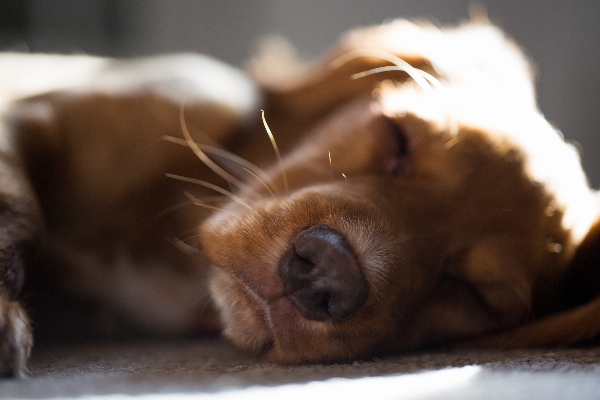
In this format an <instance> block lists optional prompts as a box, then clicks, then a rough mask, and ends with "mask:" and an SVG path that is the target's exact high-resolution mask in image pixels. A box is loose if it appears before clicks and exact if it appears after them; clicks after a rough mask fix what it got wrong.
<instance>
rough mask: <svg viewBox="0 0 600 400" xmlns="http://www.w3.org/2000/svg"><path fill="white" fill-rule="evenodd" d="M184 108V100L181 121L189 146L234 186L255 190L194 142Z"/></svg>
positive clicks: (209, 166) (180, 114) (180, 109)
mask: <svg viewBox="0 0 600 400" xmlns="http://www.w3.org/2000/svg"><path fill="white" fill-rule="evenodd" d="M184 108H185V104H184V103H183V102H182V103H181V107H180V108H179V123H180V125H181V131H182V133H183V136H184V137H185V140H186V142H187V144H188V146H189V147H190V149H192V151H193V152H194V154H196V156H197V157H198V158H199V159H200V160H201V161H202V162H203V163H204V164H205V165H206V166H207V167H208V168H210V169H211V170H212V171H213V172H215V173H216V174H217V175H219V176H220V177H221V178H223V179H225V180H226V181H227V182H229V183H230V184H232V185H233V186H235V187H237V188H238V189H241V190H245V191H254V190H253V189H252V188H251V187H250V186H248V185H246V184H245V183H244V182H242V181H240V180H239V179H237V178H236V177H235V176H233V175H231V174H230V173H229V172H227V171H225V170H224V169H223V168H221V167H219V166H218V165H217V164H216V163H215V162H214V161H213V160H211V159H210V158H209V157H208V156H207V155H206V153H204V152H203V151H202V149H200V147H198V145H197V144H196V142H194V140H193V139H192V135H190V132H189V130H188V128H187V125H186V123H185V116H184Z"/></svg>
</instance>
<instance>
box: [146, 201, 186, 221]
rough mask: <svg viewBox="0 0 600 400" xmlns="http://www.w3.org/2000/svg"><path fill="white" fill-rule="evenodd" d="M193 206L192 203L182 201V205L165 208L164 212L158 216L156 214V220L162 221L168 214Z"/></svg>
mask: <svg viewBox="0 0 600 400" xmlns="http://www.w3.org/2000/svg"><path fill="white" fill-rule="evenodd" d="M191 205H192V203H191V202H190V201H182V202H181V203H177V204H174V205H172V206H171V207H167V208H165V209H164V210H162V211H161V212H159V213H158V214H156V216H155V217H154V218H156V219H160V218H162V217H164V216H165V214H168V213H170V212H173V211H177V210H180V209H182V208H185V207H188V206H191Z"/></svg>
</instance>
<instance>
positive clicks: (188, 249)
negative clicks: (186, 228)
mask: <svg viewBox="0 0 600 400" xmlns="http://www.w3.org/2000/svg"><path fill="white" fill-rule="evenodd" d="M165 239H166V240H167V242H169V243H171V244H172V245H173V246H175V247H176V248H177V249H178V250H181V251H182V252H184V253H185V254H187V255H190V256H191V255H198V254H200V250H198V249H197V248H195V247H194V246H191V245H189V244H187V243H185V242H184V241H183V240H181V239H179V238H176V237H174V238H171V237H168V236H165Z"/></svg>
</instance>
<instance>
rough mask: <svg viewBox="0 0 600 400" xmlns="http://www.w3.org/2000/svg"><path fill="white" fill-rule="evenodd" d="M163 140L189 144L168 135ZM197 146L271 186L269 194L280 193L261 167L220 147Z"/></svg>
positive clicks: (183, 144)
mask: <svg viewBox="0 0 600 400" xmlns="http://www.w3.org/2000/svg"><path fill="white" fill-rule="evenodd" d="M162 138H163V140H167V141H169V142H171V143H175V144H179V145H182V146H187V145H188V142H187V141H186V140H185V139H180V138H176V137H173V136H166V135H165V136H163V137H162ZM196 146H198V147H199V148H200V149H201V150H202V151H203V152H205V153H209V154H213V155H216V156H219V157H222V158H225V159H227V160H229V161H232V162H234V163H236V164H238V165H239V166H241V167H242V168H244V170H245V171H246V172H248V173H250V174H251V175H252V176H254V177H255V178H257V179H258V180H259V181H260V182H261V184H263V185H269V188H267V190H268V191H269V193H274V192H278V191H279V190H278V188H277V185H276V184H275V182H273V180H272V179H271V177H270V176H269V175H268V174H267V173H266V172H265V171H263V170H262V169H261V168H260V167H258V166H256V165H255V164H252V163H251V162H250V161H248V160H246V159H244V158H242V157H239V156H236V155H235V154H233V153H231V152H229V151H227V150H223V149H220V148H218V147H214V146H208V145H205V144H200V143H196ZM265 187H266V186H265Z"/></svg>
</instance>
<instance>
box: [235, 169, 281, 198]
mask: <svg viewBox="0 0 600 400" xmlns="http://www.w3.org/2000/svg"><path fill="white" fill-rule="evenodd" d="M242 168H243V169H244V171H246V172H247V173H249V174H250V175H252V176H253V177H254V179H256V180H257V181H259V182H260V183H261V184H262V185H263V186H264V188H265V189H267V191H268V192H269V193H270V194H271V196H272V197H275V193H274V192H273V190H271V188H270V187H269V185H267V182H265V181H264V180H263V179H262V178H261V177H260V176H258V175H256V174H255V173H254V172H253V171H251V170H249V169H248V168H244V167H242Z"/></svg>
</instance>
